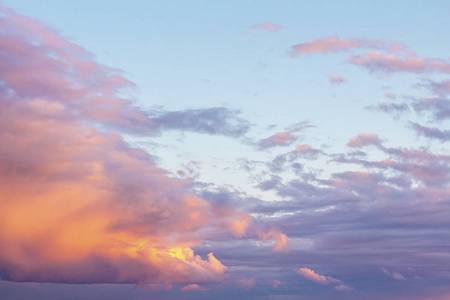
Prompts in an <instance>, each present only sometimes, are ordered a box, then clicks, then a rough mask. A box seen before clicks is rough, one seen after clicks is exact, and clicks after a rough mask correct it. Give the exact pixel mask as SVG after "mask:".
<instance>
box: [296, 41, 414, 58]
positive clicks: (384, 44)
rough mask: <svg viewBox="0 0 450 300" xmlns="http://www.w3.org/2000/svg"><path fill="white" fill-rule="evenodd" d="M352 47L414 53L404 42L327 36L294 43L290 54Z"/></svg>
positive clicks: (328, 51)
mask: <svg viewBox="0 0 450 300" xmlns="http://www.w3.org/2000/svg"><path fill="white" fill-rule="evenodd" d="M352 48H372V49H384V50H386V51H389V52H392V53H399V54H410V53H412V52H411V51H409V50H408V49H407V48H406V47H405V46H404V45H403V44H401V43H398V42H394V41H386V40H382V39H368V38H350V39H341V38H337V37H327V38H322V39H317V40H312V41H310V42H307V43H302V44H297V45H294V46H292V50H291V51H290V52H289V54H290V55H291V56H293V57H295V56H298V55H304V54H316V53H321V54H327V53H331V52H343V51H348V50H349V49H352Z"/></svg>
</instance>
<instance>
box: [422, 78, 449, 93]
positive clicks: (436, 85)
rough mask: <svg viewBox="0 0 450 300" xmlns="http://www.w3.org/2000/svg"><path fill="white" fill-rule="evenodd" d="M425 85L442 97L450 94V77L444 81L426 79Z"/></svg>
mask: <svg viewBox="0 0 450 300" xmlns="http://www.w3.org/2000/svg"><path fill="white" fill-rule="evenodd" d="M425 86H426V87H428V88H429V89H430V90H431V91H432V92H433V93H434V94H436V95H438V96H440V97H445V96H447V95H449V94H450V79H447V80H443V81H433V80H425Z"/></svg>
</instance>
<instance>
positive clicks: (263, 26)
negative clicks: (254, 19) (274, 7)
mask: <svg viewBox="0 0 450 300" xmlns="http://www.w3.org/2000/svg"><path fill="white" fill-rule="evenodd" d="M252 28H253V29H256V30H262V31H267V32H272V33H275V32H278V31H280V30H281V28H283V26H281V25H279V24H275V23H272V22H268V21H267V22H263V23H256V24H254V25H252Z"/></svg>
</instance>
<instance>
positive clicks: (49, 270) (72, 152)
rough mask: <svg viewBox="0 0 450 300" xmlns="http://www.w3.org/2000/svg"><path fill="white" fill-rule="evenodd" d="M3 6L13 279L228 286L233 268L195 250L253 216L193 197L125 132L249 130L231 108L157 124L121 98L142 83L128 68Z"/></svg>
mask: <svg viewBox="0 0 450 300" xmlns="http://www.w3.org/2000/svg"><path fill="white" fill-rule="evenodd" d="M0 10H1V16H0V27H1V28H2V31H1V32H0V58H1V61H2V64H0V80H1V89H0V106H1V107H2V109H1V110H0V206H1V209H0V244H1V245H2V251H1V252H2V253H1V256H0V274H1V276H2V279H3V280H11V281H35V282H65V283H134V284H142V285H148V286H156V287H158V286H165V287H169V286H171V284H191V286H190V287H189V285H188V287H189V288H188V287H186V289H192V288H194V287H195V286H192V285H194V284H208V283H213V282H218V281H221V280H223V279H224V278H225V274H224V273H225V272H226V271H227V269H228V268H227V267H226V266H225V265H223V264H222V263H221V262H220V261H219V260H218V259H217V258H216V257H215V256H214V255H213V253H212V252H211V253H209V254H207V255H205V256H204V257H201V256H199V255H196V254H194V251H193V250H192V247H194V246H196V245H199V244H200V243H201V242H202V240H203V237H202V234H201V232H202V230H205V229H209V230H210V231H215V230H226V231H228V232H230V235H231V234H232V232H236V234H237V235H238V236H243V235H244V234H245V229H246V227H247V226H248V225H249V224H250V223H251V217H250V216H249V215H247V214H245V213H243V212H237V211H236V209H235V207H232V206H229V207H228V208H227V210H222V209H220V208H218V207H217V205H216V204H215V203H212V202H209V201H207V200H205V199H203V198H201V197H199V196H197V195H195V194H193V193H192V192H190V190H191V181H189V180H180V179H175V178H172V177H169V176H168V175H167V172H166V171H165V170H163V169H161V168H159V167H157V166H156V165H155V164H154V160H153V158H152V156H151V155H150V154H148V153H147V152H145V151H142V150H140V149H136V148H132V147H131V146H130V145H129V144H127V143H126V142H125V141H124V139H123V137H122V134H123V133H136V134H145V133H148V132H149V131H150V132H152V131H153V132H154V131H155V129H156V130H158V128H162V129H183V128H187V129H188V130H191V131H196V132H201V133H208V134H223V135H228V136H239V135H241V134H243V133H244V132H245V130H246V128H247V127H246V125H242V124H243V122H241V120H240V119H238V118H237V117H236V115H235V114H234V112H231V111H229V110H227V109H224V108H211V109H204V110H187V111H181V112H169V113H162V114H159V115H158V116H156V117H153V118H151V117H149V115H150V114H149V113H148V112H145V111H143V110H141V109H139V108H138V107H136V106H134V105H133V103H131V102H130V101H128V100H127V99H126V98H124V97H123V96H121V95H123V94H124V91H125V90H126V89H127V88H132V87H133V83H131V82H130V81H128V80H127V79H126V78H125V77H123V76H122V74H121V72H120V71H118V70H115V69H111V68H108V67H105V66H103V65H100V64H98V63H96V62H95V61H94V60H93V56H92V55H91V54H90V53H89V52H87V51H86V50H84V49H83V48H81V47H79V46H77V45H76V44H74V43H71V42H69V41H67V40H65V39H63V38H61V37H60V35H59V34H58V33H57V32H56V31H54V30H52V29H49V28H47V27H45V26H43V25H42V24H40V23H39V22H36V21H34V20H32V19H29V18H27V17H24V16H21V15H19V14H17V13H15V12H14V11H12V10H9V9H7V8H5V7H1V8H0ZM18 49H20V50H18ZM124 89H125V90H124ZM244 123H245V122H244Z"/></svg>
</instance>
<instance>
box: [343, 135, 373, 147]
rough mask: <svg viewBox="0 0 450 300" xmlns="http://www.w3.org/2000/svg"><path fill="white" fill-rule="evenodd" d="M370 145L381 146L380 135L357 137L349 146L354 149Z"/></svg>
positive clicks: (351, 140) (352, 139)
mask: <svg viewBox="0 0 450 300" xmlns="http://www.w3.org/2000/svg"><path fill="white" fill-rule="evenodd" d="M370 145H373V146H380V145H381V140H380V139H379V137H378V135H376V134H370V133H361V134H360V135H358V136H357V137H355V138H351V139H350V141H349V142H348V143H347V146H349V147H352V148H361V147H364V146H370Z"/></svg>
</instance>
